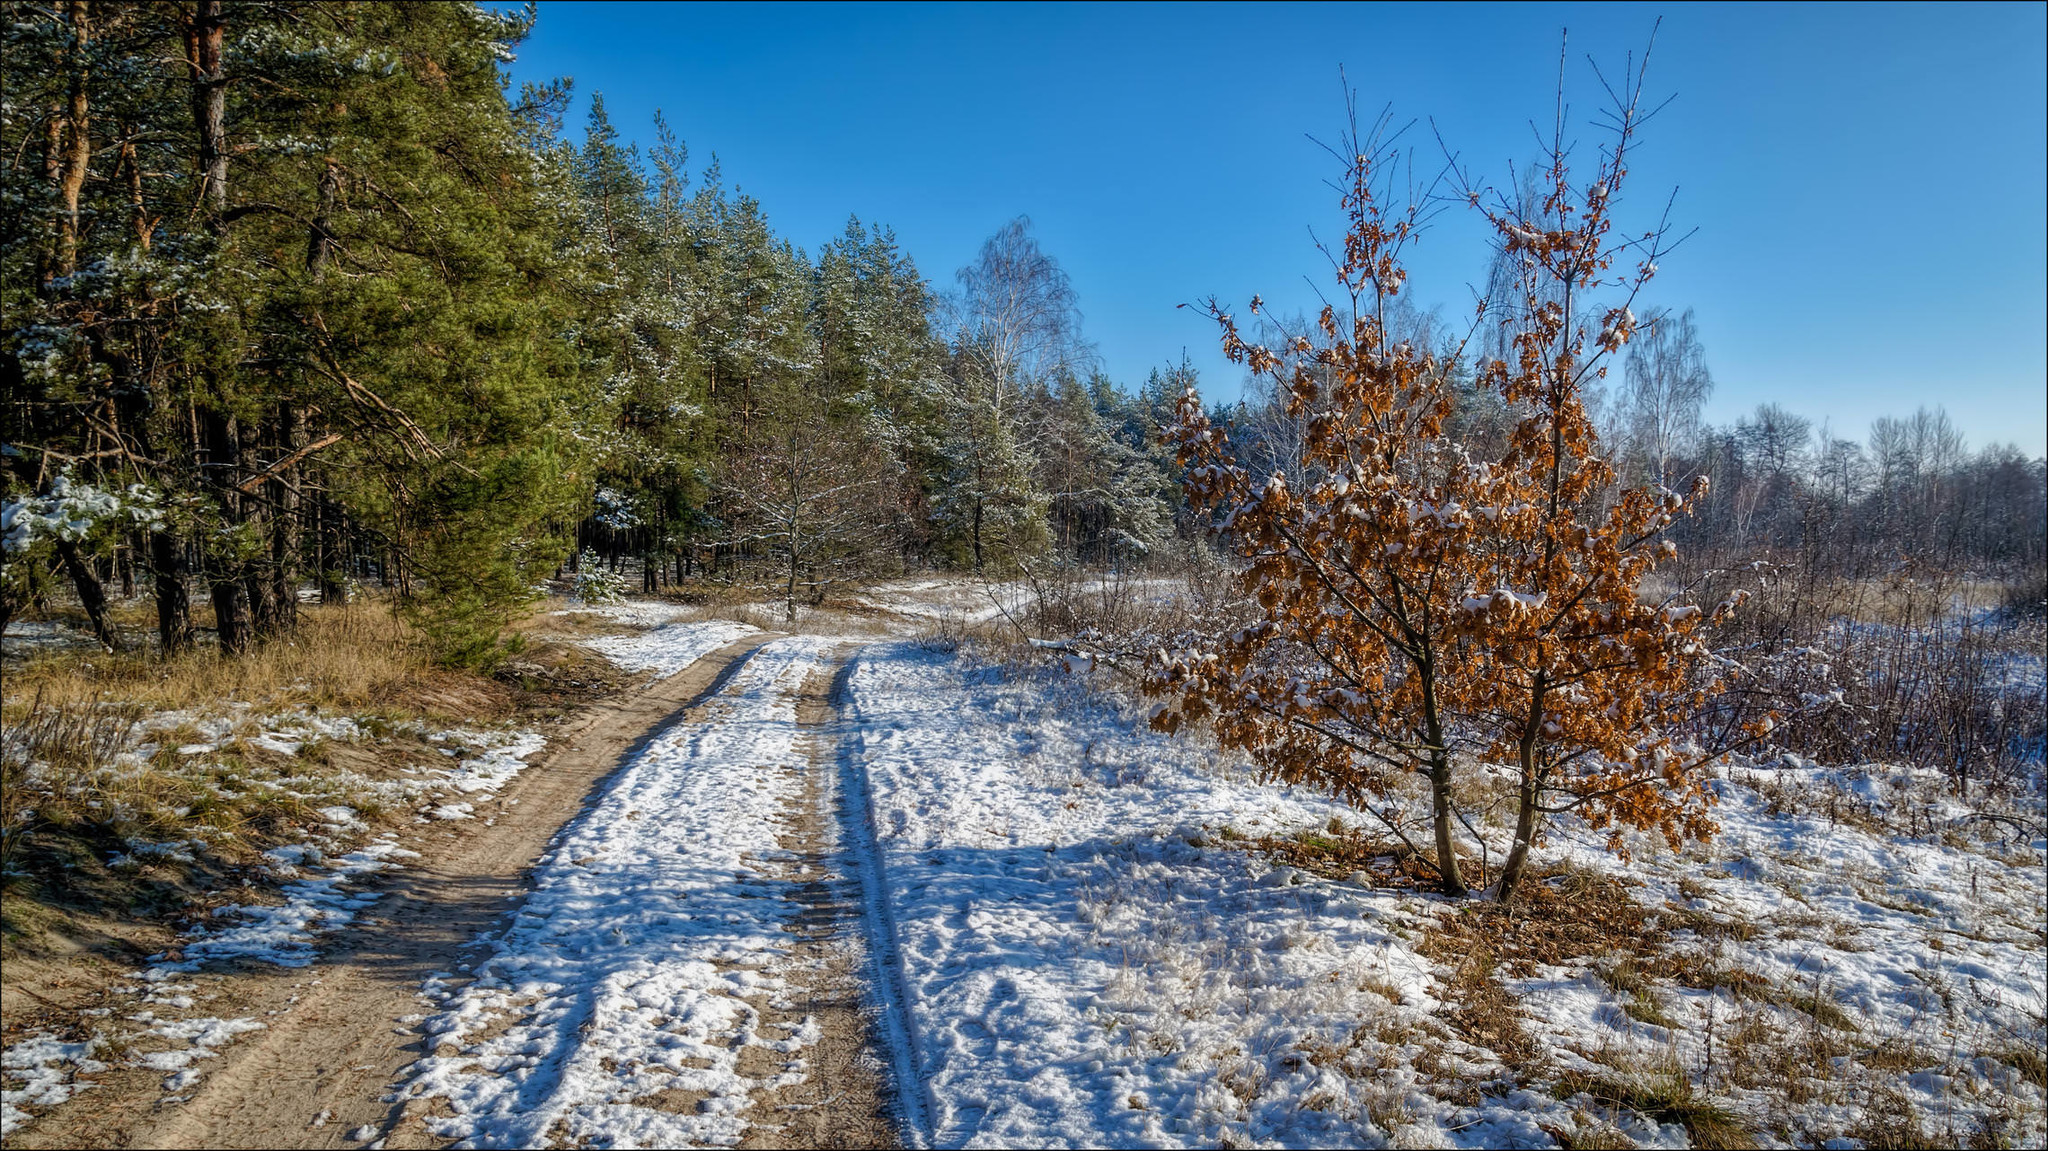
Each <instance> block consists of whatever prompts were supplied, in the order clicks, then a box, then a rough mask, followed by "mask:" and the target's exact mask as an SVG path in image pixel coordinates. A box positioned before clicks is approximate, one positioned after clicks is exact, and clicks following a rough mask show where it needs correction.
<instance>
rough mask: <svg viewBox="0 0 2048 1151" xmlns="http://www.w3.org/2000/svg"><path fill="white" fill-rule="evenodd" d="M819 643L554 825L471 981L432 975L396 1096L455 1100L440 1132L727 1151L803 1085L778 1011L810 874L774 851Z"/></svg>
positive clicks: (756, 665)
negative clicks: (425, 1042) (435, 1004)
mask: <svg viewBox="0 0 2048 1151" xmlns="http://www.w3.org/2000/svg"><path fill="white" fill-rule="evenodd" d="M830 646H831V643H830V641H827V640H821V639H818V638H815V637H797V638H789V639H780V640H775V641H772V642H770V643H768V644H765V645H763V646H762V647H761V648H760V649H759V650H758V651H756V652H755V653H754V655H753V656H752V657H751V658H750V659H748V660H747V662H746V663H745V664H744V665H743V666H742V667H740V669H739V670H738V672H737V674H735V675H733V676H732V677H731V679H730V680H729V682H728V683H727V685H726V686H725V689H724V690H723V691H722V692H720V693H719V694H718V695H717V696H715V697H714V698H712V699H711V700H709V701H708V702H707V703H706V704H705V705H704V706H703V707H702V708H701V709H699V711H700V714H698V715H695V716H691V717H688V718H686V719H685V720H684V721H683V722H679V723H677V724H675V725H674V726H673V727H671V728H670V729H668V730H667V731H665V732H663V733H661V734H659V735H658V736H656V737H655V738H654V739H653V740H652V741H651V742H650V743H649V744H648V745H647V746H646V747H645V748H644V749H643V750H642V751H641V752H640V754H639V755H638V756H637V757H636V758H635V759H634V760H633V761H632V762H631V763H629V764H628V765H627V766H626V767H625V768H624V769H622V770H621V771H620V772H619V773H618V775H617V776H616V777H615V778H614V779H613V780H612V781H611V783H610V784H609V785H608V787H607V788H606V790H605V792H604V793H603V795H602V796H601V797H600V798H598V799H597V801H596V802H595V803H594V804H593V805H592V807H591V808H590V810H589V811H588V812H586V814H585V815H584V816H583V817H582V818H581V819H579V820H578V821H577V822H575V823H574V824H573V825H571V826H570V827H569V828H568V829H566V830H565V831H564V832H563V834H562V835H561V837H560V838H559V840H558V842H557V845H556V847H555V848H554V850H553V851H552V852H551V853H550V854H549V855H548V856H546V857H544V859H543V861H542V864H541V866H540V868H539V869H538V871H537V874H536V876H535V889H534V891H533V893H532V895H531V896H530V897H529V898H528V900H527V902H526V905H525V907H524V908H523V909H522V910H521V912H520V913H519V915H518V916H517V918H516V920H515V922H514V923H513V924H512V926H511V927H510V928H509V929H508V930H507V931H506V932H505V933H504V935H503V936H502V937H501V938H500V939H498V940H497V941H496V943H495V945H494V954H492V955H491V956H490V958H489V959H487V960H486V961H484V962H482V963H480V964H479V965H478V966H477V968H476V971H475V972H474V977H473V978H471V979H468V980H457V979H455V978H454V977H452V976H451V977H449V978H447V979H445V980H439V981H436V984H430V985H429V988H428V990H429V993H430V994H439V995H440V996H441V997H442V999H443V1002H442V1004H441V1006H442V1010H441V1012H440V1013H439V1014H437V1015H434V1016H433V1017H431V1018H430V1019H428V1020H427V1021H426V1022H425V1024H424V1025H423V1030H424V1031H425V1032H426V1033H427V1035H428V1036H429V1042H430V1043H431V1044H432V1045H433V1050H434V1054H432V1055H430V1056H429V1057H428V1058H426V1059H424V1060H422V1061H421V1062H420V1064H419V1065H418V1066H417V1067H416V1069H415V1075H414V1078H413V1080H412V1085H411V1088H410V1090H411V1091H412V1092H414V1093H415V1094H416V1095H417V1096H421V1097H435V1098H437V1099H438V1101H439V1102H441V1103H445V1104H446V1107H447V1110H448V1111H449V1112H452V1113H449V1114H443V1115H441V1116H440V1117H438V1118H430V1119H429V1121H428V1126H429V1129H430V1130H431V1131H432V1132H433V1133H434V1134H435V1135H437V1136H440V1137H442V1138H450V1139H456V1140H460V1141H462V1142H463V1143H464V1144H466V1145H471V1146H479V1147H522V1146H540V1145H547V1144H555V1145H560V1144H568V1145H579V1144H585V1143H591V1144H597V1145H606V1146H633V1145H637V1146H680V1145H702V1144H732V1143H735V1142H738V1141H739V1139H740V1138H741V1137H742V1136H743V1135H744V1134H745V1133H746V1132H747V1130H748V1127H749V1123H750V1120H751V1121H755V1122H760V1121H762V1119H761V1117H759V1116H754V1115H749V1114H748V1112H749V1111H750V1109H753V1108H755V1107H756V1104H757V1101H758V1100H759V1099H760V1098H761V1097H762V1094H763V1093H764V1092H768V1091H772V1090H774V1089H776V1088H783V1087H788V1086H790V1085H792V1084H794V1083H797V1082H800V1081H801V1080H802V1079H803V1078H804V1077H805V1075H806V1071H807V1066H808V1065H807V1063H806V1060H805V1054H806V1051H807V1049H809V1048H810V1047H812V1046H813V1045H814V1044H816V1043H817V1042H818V1040H819V1039H820V1035H821V1031H820V1024H819V1021H818V1020H817V1019H815V1018H813V1017H811V1016H808V1015H797V1016H794V1017H792V1016H791V1015H790V1014H789V1009H790V1007H791V1005H792V1003H794V1002H795V996H796V994H797V992H798V991H799V990H800V989H801V988H800V984H801V982H802V980H803V979H804V978H805V972H804V971H803V970H801V966H802V965H800V964H795V963H792V962H791V961H790V955H791V952H792V940H791V937H790V929H791V927H792V925H793V922H794V920H795V918H796V917H797V916H798V914H799V913H800V912H801V910H802V905H801V904H800V903H799V902H798V901H796V900H795V899H794V898H793V896H792V892H791V888H792V886H793V885H792V884H791V883H789V882H787V881H786V878H785V877H786V876H789V875H790V873H791V872H793V871H794V870H796V869H797V868H798V867H800V866H808V865H801V864H799V862H798V857H797V855H796V853H794V852H792V851H791V850H789V849H787V848H786V847H784V846H782V841H783V839H784V838H785V837H786V835H787V834H788V833H789V832H790V831H791V829H792V825H793V823H794V822H795V816H793V814H792V813H793V812H800V810H801V804H802V801H803V799H804V797H805V795H806V781H805V778H804V776H805V771H806V768H807V765H808V762H809V756H810V753H811V749H810V748H809V747H808V746H807V740H806V739H805V737H804V736H803V734H802V732H801V729H800V727H799V723H798V715H797V710H798V692H799V690H800V689H801V688H802V687H803V685H804V684H805V683H806V681H809V680H812V679H813V678H814V677H817V676H819V674H820V673H821V672H822V671H824V670H825V668H826V662H825V657H826V653H827V650H828V649H829V648H830ZM778 1016H780V1017H781V1020H780V1025H778V1022H777V1017H778Z"/></svg>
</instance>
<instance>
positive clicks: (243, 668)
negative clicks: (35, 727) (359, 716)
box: [6, 598, 459, 711]
mask: <svg viewBox="0 0 2048 1151" xmlns="http://www.w3.org/2000/svg"><path fill="white" fill-rule="evenodd" d="M299 621H300V622H299V627H298V630H297V631H295V632H293V633H292V634H291V635H290V636H287V637H284V638H281V639H278V640H274V641H272V642H270V643H266V644H263V645H261V646H259V647H258V648H256V650H254V651H251V652H249V653H247V654H245V655H242V656H240V657H228V656H224V655H222V654H221V653H220V651H219V650H218V649H216V648H213V647H199V648H195V649H193V650H190V651H186V652H183V653H181V654H179V655H178V656H176V657H174V658H172V659H169V660H164V659H157V658H153V657H152V656H150V655H148V654H147V653H142V652H132V651H131V652H123V653H116V654H111V655H110V654H105V653H100V652H92V653H81V652H64V653H56V654H48V655H37V656H32V657H29V658H27V659H24V660H22V661H21V663H20V665H19V666H18V667H17V666H12V664H13V661H9V662H10V666H9V667H8V669H7V689H6V699H7V702H8V705H9V706H10V707H14V706H17V705H21V704H24V703H25V702H26V701H27V700H28V699H29V698H31V697H34V696H37V695H40V696H41V697H42V698H43V701H44V703H45V704H46V705H47V706H52V707H70V706H75V705H81V704H91V703H97V702H98V701H101V700H106V699H118V700H121V701H123V702H124V703H133V704H136V705H139V706H141V707H143V708H145V709H148V710H151V711H166V710H185V709H190V708H197V707H205V706H211V705H218V704H220V703H222V702H223V701H227V700H243V701H247V702H249V703H252V704H255V705H257V706H259V707H262V706H278V707H288V706H293V705H299V704H313V705H318V706H321V707H329V708H336V709H351V708H363V707H375V706H379V705H386V704H391V703H394V702H401V701H405V700H408V699H415V698H418V697H419V695H420V693H421V691H422V690H423V689H424V690H426V691H428V692H430V693H431V691H432V689H433V688H434V687H436V686H437V685H445V684H446V683H447V682H451V681H453V680H454V679H456V678H459V677H457V676H455V675H454V674H453V673H447V672H439V671H436V670H435V669H434V668H433V666H432V663H431V660H430V658H429V655H428V653H427V651H426V649H425V648H424V646H423V645H422V644H420V643H419V642H418V641H417V639H416V638H415V636H414V635H413V633H412V631H411V629H409V628H408V627H407V626H406V625H405V624H404V622H403V621H401V620H399V619H398V618H397V617H396V616H395V615H394V614H393V612H392V610H391V607H390V605H389V604H388V603H387V602H385V601H381V600H375V599H368V598H365V599H364V600H361V601H359V602H357V603H353V604H348V605H345V606H344V605H325V604H305V605H301V607H300V609H299Z"/></svg>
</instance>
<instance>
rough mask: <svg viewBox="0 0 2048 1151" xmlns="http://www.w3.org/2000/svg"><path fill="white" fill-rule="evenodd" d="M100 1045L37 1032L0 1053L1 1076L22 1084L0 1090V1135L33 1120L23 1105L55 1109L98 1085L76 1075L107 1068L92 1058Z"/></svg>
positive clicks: (89, 1041)
mask: <svg viewBox="0 0 2048 1151" xmlns="http://www.w3.org/2000/svg"><path fill="white" fill-rule="evenodd" d="M99 1046H100V1045H99V1043H98V1042H96V1041H94V1040H90V1039H88V1040H84V1041H82V1042H78V1043H66V1042H64V1041H62V1040H60V1039H58V1038H57V1037H56V1036H54V1035H52V1034H50V1033H49V1032H47V1031H40V1032H36V1033H34V1034H32V1035H31V1036H30V1037H29V1038H27V1039H24V1040H22V1041H21V1042H19V1043H16V1044H14V1045H13V1046H11V1047H9V1048H7V1049H6V1050H5V1051H4V1052H0V1073H4V1075H5V1078H7V1079H11V1080H19V1081H20V1082H21V1084H22V1085H21V1086H20V1087H10V1088H8V1089H6V1090H4V1091H0V1135H8V1134H12V1133H13V1131H14V1129H15V1128H16V1127H19V1126H21V1125H22V1124H23V1123H25V1122H27V1121H28V1120H29V1119H30V1118H32V1116H31V1115H30V1113H29V1112H27V1111H23V1110H21V1108H22V1106H24V1105H26V1106H31V1107H55V1106H57V1105H58V1104H60V1103H64V1102H66V1101H68V1100H69V1099H70V1098H71V1097H72V1096H73V1095H74V1094H76V1093H77V1092H79V1091H82V1090H85V1089H86V1088H89V1087H95V1086H97V1084H95V1083H93V1082H91V1081H90V1080H81V1079H78V1078H76V1076H78V1075H79V1074H92V1073H94V1072H98V1071H105V1070H106V1069H107V1065H106V1064H105V1063H102V1062H100V1061H99V1060H97V1059H94V1058H93V1057H92V1056H93V1054H94V1053H95V1051H97V1049H98V1048H99Z"/></svg>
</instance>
